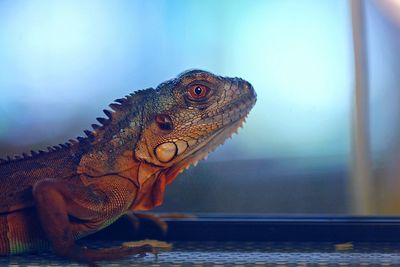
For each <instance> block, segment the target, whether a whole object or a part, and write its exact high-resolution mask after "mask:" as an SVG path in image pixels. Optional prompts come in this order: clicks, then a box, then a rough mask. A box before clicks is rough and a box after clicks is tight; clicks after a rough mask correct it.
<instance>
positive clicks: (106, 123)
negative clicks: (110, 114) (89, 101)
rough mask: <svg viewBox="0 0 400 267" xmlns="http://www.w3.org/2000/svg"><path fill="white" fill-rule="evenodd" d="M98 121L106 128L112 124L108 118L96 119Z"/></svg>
mask: <svg viewBox="0 0 400 267" xmlns="http://www.w3.org/2000/svg"><path fill="white" fill-rule="evenodd" d="M96 120H97V121H98V122H100V123H101V125H103V126H106V125H108V124H109V123H110V120H108V119H106V118H102V117H99V118H96Z"/></svg>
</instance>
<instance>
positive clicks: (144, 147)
mask: <svg viewBox="0 0 400 267" xmlns="http://www.w3.org/2000/svg"><path fill="white" fill-rule="evenodd" d="M115 102H116V103H113V104H111V105H110V107H111V108H112V110H113V111H107V110H105V111H104V112H105V114H106V115H107V117H108V118H107V119H104V118H99V119H98V121H99V122H100V123H101V125H93V128H94V130H93V131H85V133H86V135H87V137H85V138H78V141H74V140H71V141H70V142H68V143H66V144H62V145H60V146H56V147H52V148H49V151H48V152H43V151H39V152H32V155H26V154H24V155H23V156H22V157H17V158H14V159H11V158H9V159H7V160H0V255H1V254H2V255H9V254H17V253H22V252H28V251H35V250H39V249H41V248H44V247H47V246H48V245H49V244H51V245H52V247H53V249H54V250H55V252H56V253H57V254H59V255H63V256H67V257H70V258H74V259H77V260H81V261H93V260H101V259H111V258H117V257H121V256H126V255H129V254H132V253H137V252H143V251H149V250H151V248H149V247H148V246H143V247H141V248H137V247H136V248H129V247H118V248H110V249H101V250H91V249H87V248H81V247H78V246H76V245H75V240H76V239H79V238H81V237H83V236H86V235H89V234H91V233H94V232H96V231H98V230H100V229H102V228H104V227H105V226H107V225H109V224H110V223H112V222H113V221H115V220H116V219H118V218H119V217H120V216H122V215H123V214H125V213H127V212H130V211H143V210H149V209H152V208H154V207H156V206H158V205H160V204H161V203H162V201H163V195H164V190H165V186H166V185H167V184H169V183H171V182H172V181H173V180H174V179H175V178H176V176H177V175H178V174H179V173H180V172H182V171H183V170H184V169H185V168H187V167H188V166H190V165H191V164H195V163H196V162H197V161H199V160H201V159H203V158H204V157H205V156H206V155H207V154H208V153H209V152H211V151H212V150H214V149H215V148H216V147H217V146H218V145H220V144H222V143H223V142H224V141H225V140H226V139H227V138H228V137H230V136H231V135H232V134H233V133H234V132H235V131H236V130H237V129H238V128H239V127H240V126H241V125H242V123H243V122H244V120H245V117H246V116H247V114H248V113H249V111H250V109H251V108H252V107H253V106H254V104H255V102H256V94H255V92H254V90H253V87H252V86H251V85H250V83H248V82H246V81H244V80H242V79H239V78H226V77H221V76H216V75H214V74H211V73H209V72H206V71H201V70H191V71H187V72H184V73H182V74H181V75H179V76H178V77H177V78H175V79H172V80H169V81H167V82H164V83H162V84H160V85H159V86H158V87H157V88H156V89H152V88H150V89H146V90H142V91H138V92H136V93H134V94H131V95H129V96H127V97H125V98H122V99H117V100H116V101H115Z"/></svg>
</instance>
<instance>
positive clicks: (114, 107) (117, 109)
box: [109, 103, 122, 111]
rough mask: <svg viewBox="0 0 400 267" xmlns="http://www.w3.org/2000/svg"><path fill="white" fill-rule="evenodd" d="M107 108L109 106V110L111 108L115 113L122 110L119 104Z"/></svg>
mask: <svg viewBox="0 0 400 267" xmlns="http://www.w3.org/2000/svg"><path fill="white" fill-rule="evenodd" d="M109 106H110V108H112V109H113V110H115V111H121V110H122V105H120V104H116V103H112V104H110V105H109Z"/></svg>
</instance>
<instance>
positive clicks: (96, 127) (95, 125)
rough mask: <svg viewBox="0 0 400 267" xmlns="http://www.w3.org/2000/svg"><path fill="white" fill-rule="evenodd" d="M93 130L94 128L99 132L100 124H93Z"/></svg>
mask: <svg viewBox="0 0 400 267" xmlns="http://www.w3.org/2000/svg"><path fill="white" fill-rule="evenodd" d="M92 128H93V130H97V129H99V128H100V125H98V124H92Z"/></svg>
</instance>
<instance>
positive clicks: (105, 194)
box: [33, 176, 152, 262]
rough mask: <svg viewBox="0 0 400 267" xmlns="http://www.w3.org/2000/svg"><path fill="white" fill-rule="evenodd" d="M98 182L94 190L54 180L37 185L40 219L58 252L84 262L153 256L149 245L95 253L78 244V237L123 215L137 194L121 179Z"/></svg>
mask: <svg viewBox="0 0 400 267" xmlns="http://www.w3.org/2000/svg"><path fill="white" fill-rule="evenodd" d="M96 179H99V181H98V182H99V183H96V185H94V186H84V185H83V184H79V183H78V184H77V183H71V182H66V181H59V180H58V181H57V180H52V179H45V180H41V181H40V182H38V183H36V184H35V185H34V188H33V196H34V199H35V204H36V208H37V213H38V217H39V220H40V222H41V225H42V228H43V230H44V232H45V233H46V235H47V238H48V239H49V241H50V242H51V244H52V246H53V248H54V250H55V252H56V253H57V254H58V255H61V256H64V257H68V258H71V259H74V260H77V261H82V262H93V261H98V260H110V259H116V258H121V257H125V256H129V255H132V254H141V253H145V252H151V251H152V247H151V246H148V245H145V246H141V247H135V248H127V247H116V248H107V249H96V250H95V249H88V248H83V247H79V246H77V245H76V244H75V239H76V238H77V237H78V236H79V235H85V234H88V233H92V232H95V231H97V230H99V229H101V228H102V227H104V226H105V225H107V224H108V223H110V222H111V221H113V220H115V219H116V218H118V217H119V216H120V215H122V214H123V213H124V211H125V209H126V207H127V206H129V204H130V201H132V200H133V198H134V197H135V194H136V188H135V186H134V185H133V184H132V183H131V182H129V181H128V180H126V179H123V178H121V177H113V176H107V177H104V178H96ZM99 184H100V185H101V186H98V185H99ZM71 218H74V219H73V221H74V222H72V221H71ZM75 221H78V222H75Z"/></svg>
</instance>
